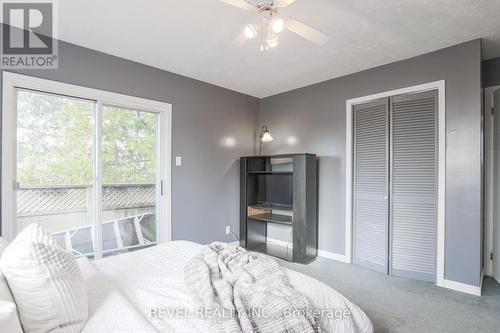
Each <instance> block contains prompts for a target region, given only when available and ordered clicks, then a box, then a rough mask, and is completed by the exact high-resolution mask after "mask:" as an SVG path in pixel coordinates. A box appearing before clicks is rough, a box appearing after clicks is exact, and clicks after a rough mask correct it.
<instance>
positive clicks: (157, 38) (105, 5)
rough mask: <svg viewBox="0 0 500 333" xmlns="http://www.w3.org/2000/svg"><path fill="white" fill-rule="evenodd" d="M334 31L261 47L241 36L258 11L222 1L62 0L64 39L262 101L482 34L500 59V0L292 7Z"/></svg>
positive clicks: (322, 2) (359, 0) (315, 1)
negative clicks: (326, 37)
mask: <svg viewBox="0 0 500 333" xmlns="http://www.w3.org/2000/svg"><path fill="white" fill-rule="evenodd" d="M281 13H282V14H283V15H288V16H293V17H296V18H298V19H300V20H301V21H303V22H305V23H308V24H310V25H312V26H313V27H315V28H318V29H320V30H322V31H324V32H326V33H328V34H330V35H331V39H330V41H329V42H328V43H327V44H326V45H325V46H323V47H318V46H316V45H314V44H311V43H309V42H307V41H305V40H303V39H301V38H299V37H297V36H296V35H293V34H292V33H290V32H287V31H285V32H283V33H282V36H281V39H280V44H279V45H278V47H277V48H275V49H273V50H271V51H269V52H260V51H259V50H258V42H257V41H255V40H254V41H250V42H248V43H246V44H245V45H243V46H242V47H239V48H236V47H232V46H231V41H232V40H233V39H234V38H235V36H236V35H237V34H239V33H240V32H241V30H242V29H243V27H244V26H245V24H247V23H250V22H254V21H256V18H257V16H256V14H255V13H252V12H245V11H243V10H240V9H238V8H234V7H232V6H229V5H227V4H224V3H222V2H219V1H218V0H176V1H174V0H148V1H146V0H143V1H137V0H62V1H59V17H60V24H59V38H60V39H61V40H64V41H68V42H71V43H74V44H78V45H81V46H85V47H88V48H92V49H95V50H99V51H102V52H105V53H109V54H113V55H117V56H120V57H123V58H126V59H130V60H134V61H137V62H141V63H144V64H147V65H151V66H154V67H158V68H161V69H164V70H167V71H171V72H174V73H178V74H182V75H185V76H188V77H192V78H195V79H198V80H201V81H205V82H209V83H212V84H215V85H218V86H222V87H226V88H229V89H232V90H236V91H239V92H242V93H246V94H249V95H253V96H256V97H266V96H270V95H274V94H277V93H280V92H284V91H288V90H292V89H295V88H299V87H303V86H306V85H309V84H313V83H317V82H320V81H324V80H327V79H331V78H334V77H338V76H342V75H346V74H349V73H353V72H357V71H360V70H363V69H368V68H372V67H376V66H379V65H383V64H387V63H391V62H394V61H398V60H402V59H405V58H409V57H412V56H416V55H419V54H423V53H427V52H430V51H434V50H437V49H440V48H444V47H447V46H451V45H454V44H458V43H460V42H464V41H468V40H471V39H474V38H478V37H482V38H485V40H484V57H485V58H486V59H488V58H492V57H496V56H500V0H383V1H374V0H296V1H295V3H293V4H292V5H290V6H289V7H287V8H284V9H283V10H282V11H281Z"/></svg>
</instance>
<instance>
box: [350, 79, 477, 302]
mask: <svg viewBox="0 0 500 333" xmlns="http://www.w3.org/2000/svg"><path fill="white" fill-rule="evenodd" d="M429 90H437V91H438V123H439V125H438V127H439V128H438V137H439V147H438V151H439V157H438V222H437V223H438V226H437V258H436V261H437V262H436V285H438V286H441V287H446V288H451V289H456V290H460V291H464V292H467V293H473V294H477V293H478V292H479V293H480V290H479V291H478V289H479V287H474V286H468V288H460V289H457V285H458V283H456V282H455V283H453V282H454V281H449V280H446V279H445V277H444V255H445V221H446V220H445V203H446V85H445V81H444V80H441V81H435V82H429V83H424V84H419V85H416V86H412V87H407V88H402V89H396V90H391V91H386V92H382V93H378V94H374V95H369V96H363V97H359V98H353V99H349V100H347V101H346V206H345V210H346V219H345V260H344V261H345V262H348V263H352V246H353V244H352V190H353V189H352V186H353V184H352V177H353V175H352V167H353V153H352V148H353V147H352V146H353V143H352V140H353V126H352V121H353V106H354V105H356V104H361V103H366V102H370V101H373V100H376V99H379V98H388V97H391V96H395V95H402V94H414V93H419V92H425V91H429ZM472 287H474V288H472ZM472 289H473V292H471V290H472Z"/></svg>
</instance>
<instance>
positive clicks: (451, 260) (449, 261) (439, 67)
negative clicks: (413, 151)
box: [259, 40, 482, 286]
mask: <svg viewBox="0 0 500 333" xmlns="http://www.w3.org/2000/svg"><path fill="white" fill-rule="evenodd" d="M332 61H335V59H332ZM442 79H444V80H446V127H447V130H446V131H447V134H446V135H447V154H446V159H447V166H446V189H447V196H446V246H445V278H446V279H450V280H453V281H459V282H462V283H467V284H472V285H476V286H478V285H479V283H480V273H481V269H482V264H481V245H480V244H481V241H482V235H481V223H482V222H481V149H480V148H481V42H480V40H474V41H470V42H467V43H464V44H461V45H457V46H454V47H450V48H447V49H443V50H440V51H437V52H433V53H430V54H426V55H422V56H418V57H415V58H412V59H408V60H405V61H401V62H397V63H393V64H389V65H386V66H381V67H377V68H373V69H370V70H366V71H363V72H359V73H356V74H352V75H348V76H345V77H341V78H337V79H333V80H329V81H326V82H322V83H319V84H316V85H312V86H308V87H305V88H301V89H298V90H294V91H290V92H286V93H283V94H279V95H276V96H272V97H268V98H265V99H263V100H262V101H261V109H260V117H259V124H267V125H269V127H270V130H271V133H272V135H273V137H274V138H275V141H274V142H271V143H269V144H266V145H265V148H264V151H265V152H266V153H269V154H275V153H287V152H309V153H315V154H317V155H318V156H319V157H320V160H319V247H320V249H323V250H327V251H332V252H335V253H339V254H344V251H345V241H344V237H345V188H346V179H345V163H346V156H345V154H346V152H345V147H346V146H345V145H346V141H345V140H346V138H345V136H346V133H345V120H346V119H345V116H346V115H345V114H346V108H345V103H346V100H347V99H350V98H355V97H361V96H366V95H370V94H374V93H379V92H383V91H388V90H393V89H398V88H403V87H408V86H412V85H416V84H421V83H426V82H431V81H437V80H442Z"/></svg>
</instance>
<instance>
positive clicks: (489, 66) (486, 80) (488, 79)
mask: <svg viewBox="0 0 500 333" xmlns="http://www.w3.org/2000/svg"><path fill="white" fill-rule="evenodd" d="M498 85H500V57H498V58H493V59H489V60H485V61H483V86H484V87H485V88H487V87H493V86H498Z"/></svg>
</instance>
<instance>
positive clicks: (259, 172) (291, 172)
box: [248, 171, 293, 176]
mask: <svg viewBox="0 0 500 333" xmlns="http://www.w3.org/2000/svg"><path fill="white" fill-rule="evenodd" d="M248 173H249V174H250V175H289V176H291V175H293V171H248Z"/></svg>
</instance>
